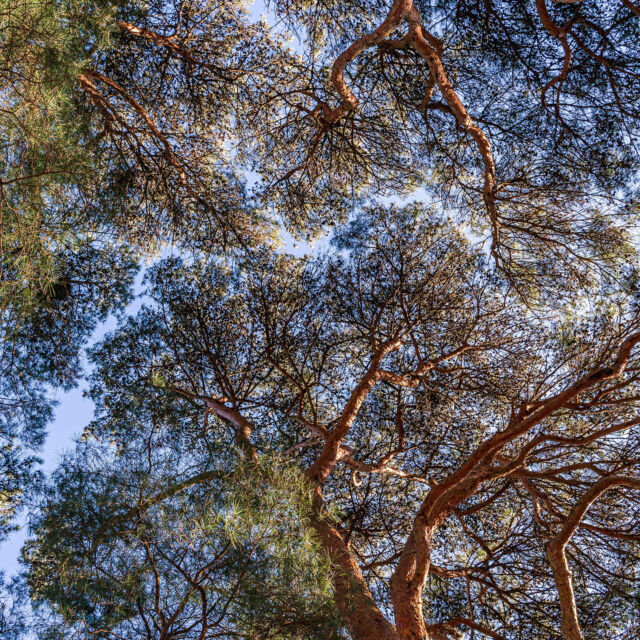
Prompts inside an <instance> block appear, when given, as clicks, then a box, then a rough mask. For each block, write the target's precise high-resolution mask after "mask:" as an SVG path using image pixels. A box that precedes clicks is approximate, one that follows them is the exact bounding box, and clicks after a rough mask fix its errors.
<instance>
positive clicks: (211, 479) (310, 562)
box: [25, 432, 342, 640]
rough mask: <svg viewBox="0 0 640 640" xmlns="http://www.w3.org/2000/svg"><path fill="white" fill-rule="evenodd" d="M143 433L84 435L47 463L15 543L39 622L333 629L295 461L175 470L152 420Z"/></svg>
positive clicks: (273, 633)
mask: <svg viewBox="0 0 640 640" xmlns="http://www.w3.org/2000/svg"><path fill="white" fill-rule="evenodd" d="M148 446H149V449H148V451H147V454H145V452H144V450H135V449H134V448H133V447H128V448H126V449H120V450H119V451H118V453H117V454H115V453H114V449H113V448H109V447H103V446H99V445H96V444H91V443H90V442H89V443H85V444H82V445H79V448H78V450H77V451H76V453H75V454H74V455H73V456H69V457H68V458H67V459H66V460H65V461H64V463H63V466H62V467H61V469H60V470H59V471H58V472H57V473H56V476H55V477H54V483H53V485H52V486H51V488H50V491H49V495H48V497H47V499H46V502H45V503H44V504H43V506H42V515H41V516H40V517H39V518H38V519H37V521H36V522H34V525H35V527H36V530H37V532H38V537H37V538H36V539H35V540H33V541H32V542H30V543H29V544H28V545H27V547H26V550H25V557H26V559H27V560H28V562H29V564H30V567H31V571H30V574H29V584H30V589H31V594H32V597H34V598H35V599H36V602H37V603H39V606H40V607H41V608H42V609H44V610H45V612H46V611H47V610H48V609H49V607H51V608H52V609H51V614H50V615H52V616H53V617H52V619H51V620H50V622H49V623H48V625H49V626H48V628H47V631H46V633H48V634H54V633H57V634H64V636H65V637H85V634H87V633H92V632H93V633H96V632H97V633H98V635H99V637H104V638H109V637H123V636H124V637H131V638H133V637H149V638H151V637H155V636H154V635H153V632H152V629H155V628H162V629H164V632H165V633H166V634H167V635H166V637H167V638H174V637H176V638H178V637H185V636H186V637H199V635H200V634H203V635H206V634H215V633H217V632H220V631H223V630H225V629H227V630H233V635H234V637H239V638H248V639H249V638H251V639H254V638H264V639H266V638H269V639H273V640H283V639H285V638H299V639H303V638H334V637H335V638H337V637H342V636H340V635H339V632H338V627H339V622H338V621H337V620H336V619H335V615H334V614H333V611H332V596H331V590H330V587H329V583H328V579H327V573H326V567H325V561H324V560H323V555H322V553H319V551H318V548H317V544H316V542H315V540H314V539H313V537H312V536H311V534H310V532H309V530H308V527H307V525H306V518H307V515H306V514H307V512H308V510H309V508H310V493H309V491H308V490H307V489H306V483H305V481H304V479H303V478H302V477H301V475H300V473H299V472H298V471H297V470H296V469H295V468H293V467H291V466H289V465H285V464H282V463H279V462H277V461H270V460H260V461H257V462H252V463H249V462H245V461H243V460H242V459H237V458H236V456H235V454H234V453H233V452H228V453H227V454H226V456H223V455H222V452H218V453H219V456H218V457H217V458H216V464H217V465H218V467H220V466H222V465H225V466H227V469H226V470H222V469H217V470H215V471H214V470H210V471H209V472H206V471H205V472H202V471H201V472H200V473H199V474H195V470H197V469H200V470H201V469H202V468H206V466H207V465H206V464H204V466H201V465H198V461H197V460H196V458H197V457H201V456H195V457H193V456H192V458H191V459H190V460H189V462H188V465H186V466H184V465H182V466H184V468H182V469H179V466H181V465H180V462H179V458H180V456H181V455H182V451H181V450H175V449H174V448H173V446H171V445H167V444H163V439H162V436H160V435H159V434H158V433H157V432H156V433H154V432H150V433H149V440H148ZM208 453H209V454H211V452H208ZM224 458H226V460H224ZM190 474H191V475H192V476H195V479H194V478H190V477H189V475H190ZM159 495H161V496H162V500H159V499H158V496H159ZM43 613H44V612H43Z"/></svg>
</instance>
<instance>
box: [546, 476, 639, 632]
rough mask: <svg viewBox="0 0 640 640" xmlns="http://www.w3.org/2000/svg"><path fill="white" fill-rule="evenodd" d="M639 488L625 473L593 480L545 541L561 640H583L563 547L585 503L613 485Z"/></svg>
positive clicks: (569, 571)
mask: <svg viewBox="0 0 640 640" xmlns="http://www.w3.org/2000/svg"><path fill="white" fill-rule="evenodd" d="M620 486H622V487H627V488H629V489H640V479H638V478H632V477H628V476H606V477H604V478H601V479H600V480H598V482H596V483H595V484H594V485H593V486H592V487H591V489H589V491H587V493H586V494H585V495H584V496H583V498H582V500H580V502H578V504H577V505H576V506H575V507H574V508H573V511H571V513H570V514H569V517H568V518H567V519H566V520H565V522H564V524H563V525H562V528H561V529H560V531H559V532H558V533H557V534H556V536H555V537H554V538H553V539H552V540H551V541H550V542H549V543H548V544H547V549H546V550H547V557H548V558H549V564H550V565H551V568H552V570H553V577H554V580H555V583H556V587H557V589H558V595H559V597H560V609H561V613H562V618H561V621H560V630H561V632H562V637H563V638H564V639H565V640H583V635H582V631H581V630H580V623H579V621H578V612H577V609H576V601H575V596H574V592H573V584H572V581H571V570H570V569H569V564H568V562H567V556H566V554H565V548H566V546H567V543H568V542H569V540H570V539H571V536H573V534H574V532H575V530H576V528H577V527H578V525H579V524H580V522H581V521H582V518H584V516H585V514H586V512H587V510H588V509H589V507H590V506H591V505H592V504H593V503H594V502H595V501H596V500H597V499H598V498H599V497H600V496H601V495H602V494H603V493H605V492H606V491H609V490H610V489H613V488H614V487H620Z"/></svg>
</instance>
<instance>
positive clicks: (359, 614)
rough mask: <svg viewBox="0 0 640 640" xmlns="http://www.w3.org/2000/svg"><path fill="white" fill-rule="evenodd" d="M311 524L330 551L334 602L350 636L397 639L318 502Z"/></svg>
mask: <svg viewBox="0 0 640 640" xmlns="http://www.w3.org/2000/svg"><path fill="white" fill-rule="evenodd" d="M311 524H312V526H313V528H314V530H315V531H316V533H317V534H318V537H319V539H320V542H321V543H322V546H323V548H324V549H325V550H326V551H327V553H328V555H329V559H330V562H331V582H332V585H333V589H334V592H335V596H336V603H337V606H338V608H339V610H340V613H341V614H342V618H343V620H344V622H345V624H346V626H347V629H348V630H349V633H350V634H351V637H352V638H353V640H399V636H398V634H397V633H396V630H395V628H394V626H393V625H392V624H391V623H390V622H389V621H388V620H387V619H386V618H385V617H384V616H383V615H382V612H381V611H380V609H379V608H378V606H377V605H376V603H375V600H374V599H373V596H372V595H371V592H370V591H369V588H368V587H367V584H366V582H365V580H364V577H363V575H362V571H361V570H360V567H359V565H358V563H357V562H356V561H355V559H354V558H353V556H352V555H351V553H350V552H349V548H348V547H347V545H346V544H345V542H344V540H343V538H342V536H341V535H340V532H339V531H338V530H337V529H336V528H335V527H333V526H332V525H331V524H330V522H329V521H328V519H327V516H326V515H325V514H324V513H323V512H322V510H321V507H319V506H317V508H316V510H315V512H314V514H313V515H312V521H311ZM420 640H424V638H421V639H420Z"/></svg>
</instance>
